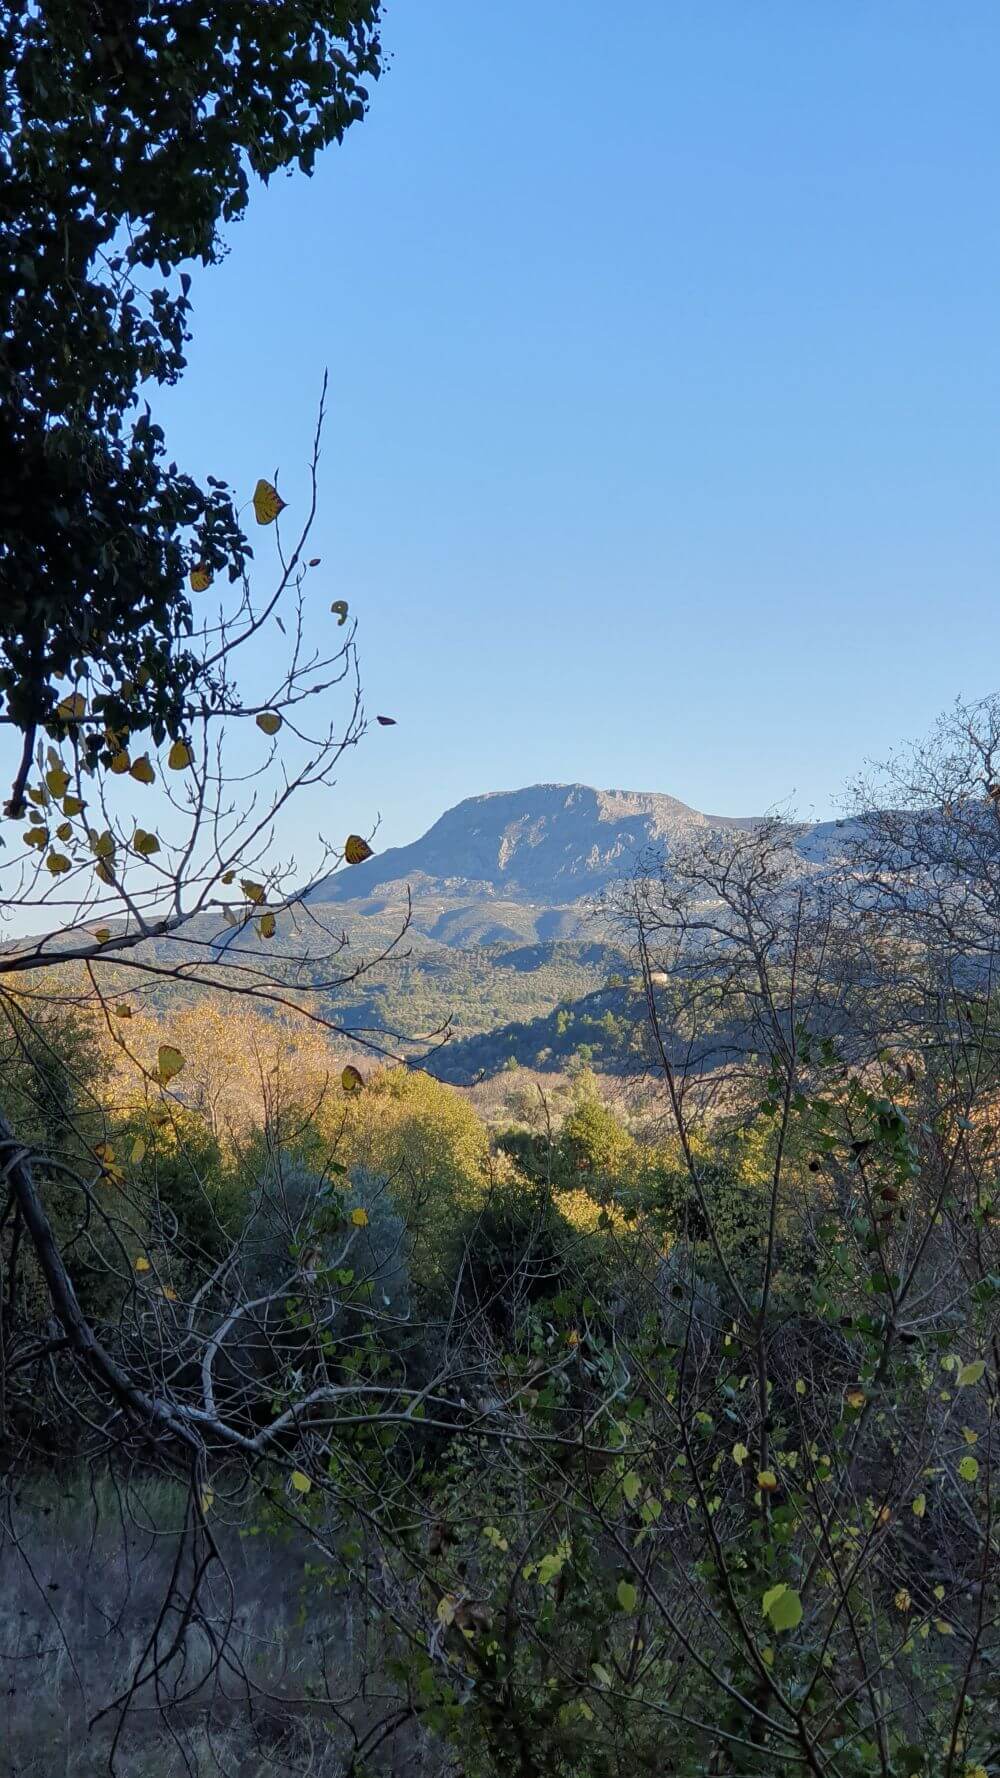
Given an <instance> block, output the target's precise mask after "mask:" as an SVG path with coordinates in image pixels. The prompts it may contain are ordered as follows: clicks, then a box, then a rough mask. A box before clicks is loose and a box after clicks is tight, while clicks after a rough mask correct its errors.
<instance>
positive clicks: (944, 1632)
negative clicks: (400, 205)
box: [934, 1617, 955, 1636]
mask: <svg viewBox="0 0 1000 1778" xmlns="http://www.w3.org/2000/svg"><path fill="white" fill-rule="evenodd" d="M934 1628H935V1630H936V1631H937V1633H938V1635H939V1636H954V1634H955V1632H954V1630H953V1629H952V1627H951V1625H950V1624H949V1623H946V1622H945V1619H944V1618H943V1617H936V1618H935V1619H934Z"/></svg>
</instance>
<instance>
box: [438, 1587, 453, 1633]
mask: <svg viewBox="0 0 1000 1778" xmlns="http://www.w3.org/2000/svg"><path fill="white" fill-rule="evenodd" d="M437 1620H438V1623H439V1624H444V1625H445V1626H446V1627H447V1625H449V1624H453V1623H454V1622H455V1601H454V1599H453V1598H452V1597H451V1594H450V1593H445V1594H444V1595H443V1596H442V1598H440V1599H439V1600H438V1608H437Z"/></svg>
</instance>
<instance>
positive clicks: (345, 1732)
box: [0, 1477, 444, 1778]
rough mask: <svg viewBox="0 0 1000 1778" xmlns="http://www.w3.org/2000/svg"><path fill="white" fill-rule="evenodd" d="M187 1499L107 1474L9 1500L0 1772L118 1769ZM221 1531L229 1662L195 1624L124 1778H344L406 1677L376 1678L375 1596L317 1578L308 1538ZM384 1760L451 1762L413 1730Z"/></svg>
mask: <svg viewBox="0 0 1000 1778" xmlns="http://www.w3.org/2000/svg"><path fill="white" fill-rule="evenodd" d="M182 1504H183V1502H182V1494H181V1491H180V1489H179V1488H177V1487H175V1486H173V1485H170V1484H165V1483H163V1482H159V1481H156V1480H151V1479H146V1480H139V1481H133V1482H131V1483H129V1484H128V1485H127V1486H125V1487H123V1488H118V1487H115V1486H113V1485H112V1483H111V1481H110V1479H109V1478H107V1477H104V1478H102V1479H100V1480H99V1481H98V1482H97V1483H93V1482H91V1481H90V1480H89V1479H84V1480H79V1479H78V1480H76V1481H74V1482H73V1483H65V1484H62V1485H57V1484H56V1483H55V1482H54V1481H50V1480H47V1479H42V1480H36V1481H32V1482H28V1481H26V1482H25V1483H24V1484H23V1485H22V1486H21V1487H20V1488H18V1489H16V1490H15V1491H13V1492H11V1493H10V1494H8V1495H7V1496H6V1498H2V1497H0V1510H2V1514H3V1522H2V1528H0V1597H2V1609H0V1778H97V1775H98V1774H100V1773H106V1772H107V1771H108V1769H109V1758H110V1756H111V1753H112V1748H113V1744H114V1740H115V1733H116V1730H117V1729H118V1728H119V1721H120V1713H118V1712H116V1711H115V1710H113V1709H112V1710H111V1711H110V1712H108V1713H107V1714H105V1715H103V1716H102V1715H101V1714H100V1713H101V1712H102V1711H106V1710H107V1706H108V1705H109V1704H112V1703H113V1701H114V1700H115V1699H116V1698H119V1697H120V1696H121V1695H122V1694H123V1693H125V1692H126V1691H127V1689H128V1687H129V1684H130V1682H131V1680H132V1677H133V1675H134V1674H135V1672H136V1670H137V1668H138V1666H139V1664H140V1663H141V1661H142V1658H143V1654H144V1651H145V1649H146V1647H147V1644H148V1640H149V1637H150V1633H151V1629H152V1626H153V1625H154V1623H155V1622H156V1619H157V1616H158V1614H159V1613H160V1611H161V1609H162V1607H163V1603H164V1599H165V1597H166V1594H167V1591H168V1587H169V1581H170V1575H171V1570H172V1566H173V1561H174V1555H175V1552H176V1549H177V1541H178V1538H177V1533H178V1527H179V1525H180V1523H181V1519H182ZM219 1535H220V1546H221V1549H222V1553H223V1555H224V1559H225V1569H226V1574H225V1575H223V1574H222V1572H221V1571H220V1570H218V1569H217V1570H215V1571H214V1574H213V1578H212V1580H211V1582H210V1588H209V1593H208V1595H207V1597H208V1602H209V1606H210V1609H209V1613H208V1619H209V1625H210V1627H211V1626H213V1625H215V1626H221V1625H223V1624H224V1623H228V1622H229V1620H230V1618H232V1628H231V1632H230V1635H229V1643H228V1651H229V1652H228V1656H227V1660H226V1662H225V1664H224V1665H223V1667H222V1668H221V1669H219V1668H217V1666H216V1664H215V1663H214V1662H213V1659H212V1648H211V1643H210V1638H209V1636H208V1635H206V1634H205V1632H204V1631H202V1630H189V1631H188V1632H187V1633H186V1635H185V1638H184V1648H183V1652H181V1653H178V1654H177V1656H175V1658H174V1660H173V1661H172V1663H171V1665H170V1667H169V1668H168V1669H167V1671H166V1673H165V1674H164V1682H163V1685H162V1686H161V1688H160V1697H159V1699H158V1698H157V1697H156V1695H155V1693H154V1690H153V1688H152V1687H150V1686H147V1687H145V1688H143V1689H142V1690H141V1691H140V1693H139V1695H138V1696H137V1697H136V1698H135V1700H134V1701H133V1703H132V1704H131V1706H130V1709H129V1711H128V1713H127V1715H126V1717H125V1723H124V1728H123V1729H122V1730H121V1734H120V1738H119V1740H118V1743H117V1749H116V1757H115V1767H114V1769H115V1770H116V1771H117V1772H120V1773H121V1774H123V1775H125V1778H181V1775H182V1774H183V1775H184V1778H217V1775H219V1774H224V1775H225V1778H237V1775H238V1778H343V1775H344V1774H346V1773H348V1772H349V1771H350V1770H351V1763H350V1762H351V1755H352V1751H353V1749H354V1747H355V1744H356V1742H355V1736H356V1735H360V1736H363V1735H364V1734H365V1733H366V1732H367V1731H368V1730H370V1729H371V1728H372V1726H373V1725H375V1724H377V1723H378V1722H379V1721H380V1720H381V1719H382V1718H383V1717H384V1716H385V1714H386V1712H387V1711H388V1710H391V1708H392V1706H393V1688H392V1686H391V1684H390V1685H387V1686H380V1685H379V1684H377V1683H375V1684H373V1683H372V1680H371V1671H372V1652H373V1627H372V1626H371V1625H370V1624H369V1622H368V1621H367V1619H366V1614H365V1609H364V1604H363V1602H362V1601H361V1600H359V1599H358V1598H357V1597H351V1596H349V1595H344V1594H339V1595H338V1594H335V1593H334V1592H333V1591H332V1590H328V1591H326V1592H325V1593H323V1592H321V1591H319V1590H318V1588H317V1585H316V1583H315V1582H314V1581H310V1582H309V1583H308V1585H307V1584H306V1575H305V1562H306V1559H307V1552H306V1551H305V1550H304V1548H303V1547H302V1546H301V1545H300V1544H297V1543H296V1542H295V1541H291V1540H289V1541H286V1540H284V1539H274V1538H267V1537H264V1536H258V1537H253V1538H250V1537H246V1536H241V1535H240V1531H239V1528H238V1526H237V1525H236V1524H232V1525H230V1526H228V1527H227V1526H226V1525H225V1524H224V1523H222V1524H221V1525H220V1532H219ZM312 1557H313V1560H315V1552H313V1553H312ZM168 1623H170V1624H171V1630H172V1628H173V1627H174V1626H176V1623H177V1617H176V1614H173V1615H172V1617H171V1615H170V1614H168ZM374 1634H375V1636H377V1630H376V1631H375V1632H374ZM366 1671H367V1674H368V1678H367V1679H365V1673H366ZM330 1700H332V1701H333V1703H334V1704H336V1706H337V1709H334V1708H332V1707H331V1703H330ZM95 1718H96V1719H97V1720H96V1721H95V1720H94V1719H95ZM381 1751H382V1755H383V1763H382V1764H381V1765H380V1764H379V1763H378V1760H377V1759H376V1761H375V1762H374V1763H373V1765H372V1766H371V1767H369V1768H368V1769H369V1770H392V1771H393V1772H398V1773H404V1774H407V1775H408V1778H418V1775H419V1778H432V1775H433V1778H436V1775H437V1774H439V1773H441V1772H442V1771H443V1770H444V1766H443V1765H442V1760H441V1755H440V1752H439V1751H438V1750H436V1749H434V1748H433V1747H432V1746H431V1745H430V1744H428V1743H426V1742H425V1740H424V1738H423V1737H419V1738H418V1737H417V1736H416V1735H415V1733H414V1731H413V1730H412V1729H407V1731H406V1733H405V1735H404V1736H402V1737H401V1736H396V1737H395V1738H393V1739H391V1740H389V1741H387V1742H386V1743H385V1744H384V1745H383V1748H382V1750H381Z"/></svg>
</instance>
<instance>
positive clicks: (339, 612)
mask: <svg viewBox="0 0 1000 1778" xmlns="http://www.w3.org/2000/svg"><path fill="white" fill-rule="evenodd" d="M330 610H331V611H332V612H333V615H334V617H335V618H336V620H337V622H338V624H346V622H347V610H348V607H347V600H346V599H334V601H333V604H332V605H331V606H330Z"/></svg>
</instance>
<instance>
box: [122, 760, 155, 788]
mask: <svg viewBox="0 0 1000 1778" xmlns="http://www.w3.org/2000/svg"><path fill="white" fill-rule="evenodd" d="M129 774H130V776H131V777H133V778H134V779H135V781H136V783H137V784H154V783H155V782H156V773H155V772H154V770H153V767H152V764H151V762H150V758H149V754H148V753H143V754H141V755H140V757H139V758H138V759H134V760H133V761H132V764H131V765H130V767H129Z"/></svg>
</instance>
